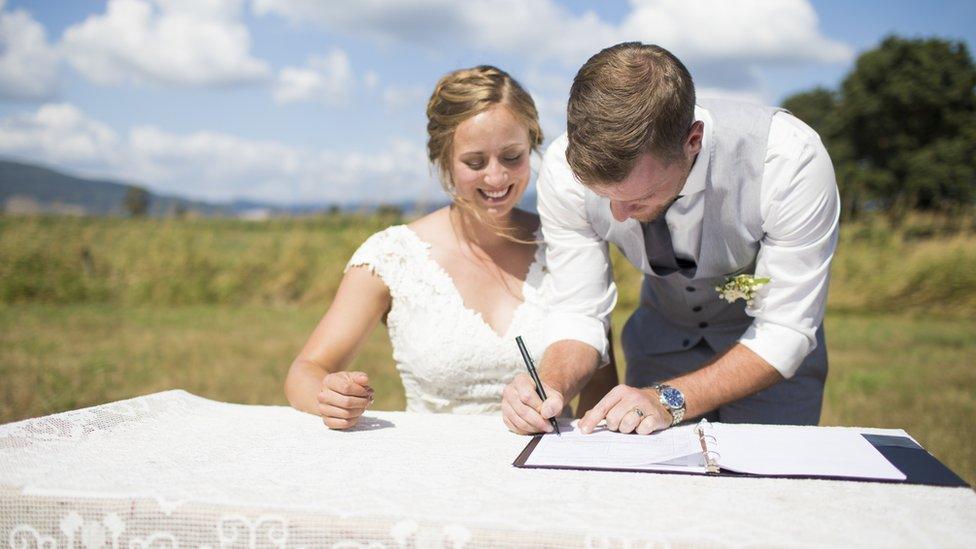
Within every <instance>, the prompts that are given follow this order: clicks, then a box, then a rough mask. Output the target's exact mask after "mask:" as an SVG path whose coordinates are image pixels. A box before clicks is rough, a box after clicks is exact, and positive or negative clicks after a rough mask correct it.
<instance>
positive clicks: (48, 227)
mask: <svg viewBox="0 0 976 549" xmlns="http://www.w3.org/2000/svg"><path fill="white" fill-rule="evenodd" d="M393 222H396V219H394V218H378V217H354V216H333V217H325V218H313V219H299V220H282V221H270V222H260V223H251V222H241V221H231V220H185V221H175V220H123V219H78V218H11V217H5V218H0V380H2V382H0V395H2V401H0V423H2V422H7V421H13V420H17V419H22V418H26V417H33V416H38V415H43V414H48V413H52V412H57V411H62V410H69V409H73V408H78V407H82V406H88V405H92V404H98V403H102V402H106V401H111V400H117V399H121V398H128V397H132V396H136V395H140V394H146V393H150V392H154V391H160V390H166V389H171V388H181V389H185V390H187V391H190V392H193V393H196V394H199V395H202V396H206V397H209V398H214V399H218V400H224V401H230V402H242V403H261V404H284V403H285V400H284V396H283V394H282V389H281V387H282V382H283V379H284V375H285V372H286V371H287V368H288V365H289V364H290V362H291V360H292V358H293V357H294V355H295V354H296V353H297V351H298V349H299V348H300V347H301V345H302V344H303V342H304V341H305V338H306V337H307V336H308V334H309V333H310V331H311V329H312V327H313V326H314V325H315V323H316V322H317V321H318V319H319V317H320V316H321V315H322V313H323V312H324V311H325V308H326V306H327V304H328V301H329V298H330V296H331V294H332V292H333V291H334V289H335V287H336V285H337V283H338V280H339V277H340V275H341V270H342V266H343V264H344V262H345V260H346V258H348V257H349V255H350V254H351V253H352V250H353V249H355V247H356V245H357V244H358V243H359V242H361V241H362V240H363V239H364V238H365V237H366V236H367V235H369V234H371V233H372V232H374V231H375V230H377V229H379V228H381V227H384V226H387V225H389V224H390V223H393ZM974 234H976V231H974V227H973V224H972V221H971V220H970V219H952V220H940V219H915V220H913V221H912V222H911V223H910V224H909V225H908V226H906V227H902V228H900V229H897V230H895V229H892V228H891V227H890V226H888V225H887V223H885V222H884V220H883V219H880V218H879V219H874V220H869V221H864V222H860V223H858V224H852V225H850V226H845V227H844V229H843V233H842V241H841V242H842V243H841V246H840V249H839V251H838V256H837V259H836V261H835V265H834V277H833V280H832V285H831V294H830V302H829V303H830V305H829V312H828V317H827V342H828V348H829V350H830V360H831V372H830V376H829V378H828V382H827V394H826V399H825V405H824V414H823V420H822V421H823V423H824V424H825V425H857V426H872V427H899V428H904V429H906V430H907V431H908V432H909V433H911V434H912V435H913V436H915V437H916V438H918V439H919V441H920V442H922V444H923V445H925V446H926V447H927V448H928V449H929V450H930V451H931V452H932V453H934V454H935V455H936V456H937V457H939V458H940V459H942V460H943V461H944V462H946V463H947V464H948V465H949V466H950V467H952V468H953V469H954V470H955V471H957V472H959V473H960V474H961V475H962V476H963V477H964V478H966V480H967V481H968V482H970V483H973V482H976V443H974V438H973V436H972V433H973V432H974V431H976V369H974V366H973V364H972V361H973V358H974V357H976V239H974V238H973V236H974ZM617 264H618V269H617V271H618V273H617V276H618V282H619V284H620V287H621V296H620V305H619V307H618V310H617V311H616V313H615V315H614V322H615V328H616V329H618V330H619V328H620V327H621V326H622V325H623V320H624V319H625V318H626V315H627V313H628V312H629V310H631V309H632V308H633V307H634V305H635V303H636V299H637V296H636V289H637V280H638V276H637V273H636V272H635V271H634V270H633V269H632V268H629V267H628V266H626V265H625V264H622V262H620V261H617ZM617 341H619V338H618V339H617ZM620 356H622V354H620V353H619V352H618V357H620ZM353 367H355V368H357V369H362V370H365V371H367V372H369V373H370V374H371V377H372V380H373V385H374V387H375V388H376V389H377V399H376V404H375V407H376V408H378V409H402V408H403V405H404V398H403V391H402V388H401V386H400V383H399V380H398V378H397V376H396V374H395V372H394V370H393V365H392V360H391V358H390V349H389V342H388V341H387V338H386V334H385V332H384V331H383V330H382V329H379V330H377V331H376V333H374V334H373V336H372V338H371V340H370V342H369V343H368V344H367V345H366V347H365V349H364V351H363V353H362V355H361V356H360V357H359V358H358V359H357V361H356V363H355V364H354V366H353ZM620 367H621V369H622V368H623V364H621V365H620Z"/></svg>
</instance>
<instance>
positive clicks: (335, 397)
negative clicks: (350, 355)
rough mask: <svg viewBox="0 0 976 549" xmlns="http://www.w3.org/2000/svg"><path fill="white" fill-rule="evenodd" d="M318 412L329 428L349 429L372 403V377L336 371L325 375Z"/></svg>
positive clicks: (361, 373)
mask: <svg viewBox="0 0 976 549" xmlns="http://www.w3.org/2000/svg"><path fill="white" fill-rule="evenodd" d="M318 401H319V415H320V416H322V421H323V422H325V425H326V426H327V427H328V428H329V429H348V428H350V427H352V426H354V425H355V424H356V422H357V421H359V416H361V415H363V412H365V411H366V407H367V406H369V404H370V403H371V402H373V388H372V387H370V386H369V376H367V375H366V374H365V373H363V372H336V373H333V374H328V375H326V376H325V377H324V378H322V390H321V391H319V394H318Z"/></svg>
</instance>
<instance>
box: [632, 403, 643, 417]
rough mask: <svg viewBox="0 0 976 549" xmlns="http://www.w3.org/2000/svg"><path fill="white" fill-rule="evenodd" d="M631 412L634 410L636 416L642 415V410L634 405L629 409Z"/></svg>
mask: <svg viewBox="0 0 976 549" xmlns="http://www.w3.org/2000/svg"><path fill="white" fill-rule="evenodd" d="M631 412H634V413H635V414H637V417H640V418H642V417H644V410H641V409H640V408H638V407H636V406H634V409H633V410H631Z"/></svg>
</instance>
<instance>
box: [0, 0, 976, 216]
mask: <svg viewBox="0 0 976 549" xmlns="http://www.w3.org/2000/svg"><path fill="white" fill-rule="evenodd" d="M974 28H976V3H974V2H970V1H958V2H927V3H921V2H898V1H879V0H872V1H855V2H852V1H843V2H842V1H839V0H830V1H826V0H825V1H812V2H808V1H806V0H632V1H623V0H618V1H606V2H586V1H583V0H494V1H488V0H467V1H464V2H460V1H453V0H398V1H380V0H359V1H356V2H331V1H321V2H319V1H316V0H111V1H108V2H101V1H92V0H85V1H81V0H71V1H69V0H64V1H43V2H28V1H17V0H0V155H2V156H4V157H8V158H18V159H26V160H30V161H36V162H40V163H44V164H47V165H50V166H54V167H57V168H60V169H64V170H66V171H69V172H72V173H77V174H81V175H88V176H99V177H110V178H115V179H122V180H126V181H131V182H137V183H141V184H144V185H146V186H147V187H149V188H151V189H153V190H155V191H158V192H164V193H173V194H180V195H184V196H189V197H194V198H202V199H208V200H230V199H233V198H250V199H257V200H264V201H270V202H277V203H288V204H292V203H331V202H353V201H368V202H376V203H379V202H383V201H390V200H401V199H425V200H438V199H440V198H441V195H440V193H441V191H440V187H439V185H438V184H437V183H436V182H435V181H434V179H433V177H432V175H431V173H432V172H431V170H430V169H429V168H428V166H427V163H426V157H425V154H424V143H425V137H426V136H425V133H424V126H425V120H424V105H425V102H426V99H427V96H428V94H429V93H430V90H431V89H432V87H433V85H434V83H435V82H436V81H437V79H438V77H440V76H441V75H442V74H443V73H445V72H448V71H450V70H453V69H455V68H460V67H465V66H471V65H475V64H479V63H490V64H494V65H497V66H499V67H502V68H504V69H505V70H507V71H509V72H510V73H512V75H513V76H515V77H516V78H517V79H519V80H520V81H521V82H522V83H523V84H524V85H525V86H526V87H527V88H528V89H529V91H530V92H531V93H532V95H533V96H534V97H535V99H536V102H537V104H538V106H539V109H540V112H541V116H542V121H543V129H544V130H545V132H546V135H547V138H548V139H552V138H554V137H556V136H557V135H558V134H559V133H561V132H562V131H563V125H564V123H565V119H564V116H563V109H564V108H565V100H566V94H567V91H568V87H569V83H570V82H571V80H572V77H573V75H574V74H575V71H576V70H577V69H578V68H579V66H580V64H582V63H583V62H584V61H585V60H586V59H587V58H588V57H589V56H590V55H591V54H593V53H595V52H596V51H598V50H599V49H601V48H602V47H605V46H608V45H611V44H613V43H616V42H620V41H624V40H642V41H644V42H652V43H657V44H660V45H662V46H664V47H667V48H669V49H671V50H672V51H674V52H675V53H676V54H677V55H678V56H679V57H681V58H682V59H683V60H684V61H685V62H686V64H688V65H689V68H690V69H691V71H692V74H693V76H694V77H695V80H696V84H697V86H698V88H699V95H701V96H706V95H711V96H726V97H735V98H740V99H743V100H748V101H757V102H764V103H770V104H774V103H779V102H780V101H781V100H782V99H783V98H784V97H787V96H788V95H790V94H791V93H795V92H797V91H803V90H807V89H810V88H812V87H815V86H826V87H831V88H833V87H836V86H837V85H838V84H839V82H840V81H841V79H842V78H843V76H844V75H845V74H846V73H847V72H848V71H849V70H850V68H851V67H852V65H853V62H854V60H855V59H856V57H857V55H858V54H859V53H860V52H863V51H865V50H867V49H870V48H872V47H874V46H875V45H877V44H878V43H879V41H880V40H881V39H882V38H883V37H884V36H886V35H888V34H891V33H897V34H899V35H902V36H909V37H917V36H921V37H929V36H939V37H944V38H951V39H956V40H963V41H965V42H966V43H967V45H968V47H969V48H970V51H971V52H972V51H973V48H974V45H976V31H974V30H973V29H974Z"/></svg>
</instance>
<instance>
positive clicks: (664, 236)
mask: <svg viewBox="0 0 976 549" xmlns="http://www.w3.org/2000/svg"><path fill="white" fill-rule="evenodd" d="M666 216H667V212H664V213H662V214H661V215H659V216H658V217H657V219H655V220H654V221H651V222H650V223H641V229H642V230H643V231H644V248H645V249H646V250H647V262H648V263H649V264H650V266H651V269H652V270H653V271H654V274H656V275H658V276H668V275H669V274H671V273H673V272H675V271H678V270H680V271H681V274H682V275H684V276H685V277H686V278H693V277H694V276H695V271H697V270H698V265H696V264H695V262H694V261H691V260H689V259H682V258H678V257H675V255H674V248H673V247H672V245H671V231H670V230H669V229H668V222H667V219H665V217H666Z"/></svg>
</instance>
